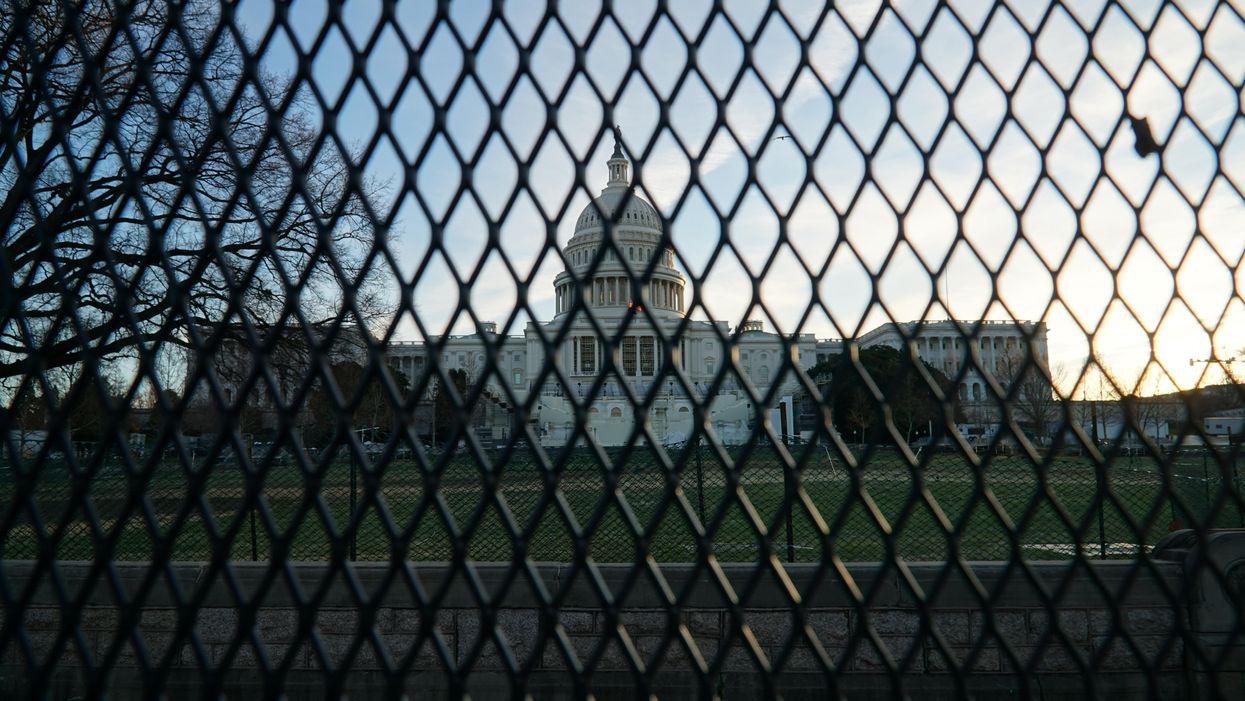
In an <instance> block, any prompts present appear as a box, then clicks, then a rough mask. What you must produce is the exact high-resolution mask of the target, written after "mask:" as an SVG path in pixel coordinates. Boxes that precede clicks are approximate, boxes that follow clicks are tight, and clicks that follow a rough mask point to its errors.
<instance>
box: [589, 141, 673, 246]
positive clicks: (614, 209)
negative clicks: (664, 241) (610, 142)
mask: <svg viewBox="0 0 1245 701" xmlns="http://www.w3.org/2000/svg"><path fill="white" fill-rule="evenodd" d="M606 165H608V166H609V173H610V179H609V182H608V183H606V185H605V189H604V190H602V191H601V194H600V195H598V196H597V197H596V198H595V199H593V200H592V202H590V203H588V205H587V206H586V207H584V211H583V212H581V213H580V214H579V219H578V220H576V222H575V235H576V236H578V235H579V234H582V233H589V232H591V233H599V232H600V231H601V230H602V229H603V228H604V227H605V224H606V223H607V222H610V223H613V225H614V227H615V228H616V229H618V231H619V232H620V233H621V232H622V231H623V230H624V229H626V228H639V229H646V230H648V231H649V232H657V233H658V234H660V232H661V215H660V214H658V213H657V208H655V207H654V206H653V205H651V204H649V202H648V201H647V200H645V199H644V198H643V197H641V196H640V195H639V194H638V193H636V192H635V190H634V189H633V188H632V187H631V177H630V175H629V173H628V167H629V166H630V163H628V161H627V158H626V156H624V155H623V152H622V144H621V143H619V142H618V141H615V142H614V153H613V155H611V156H610V160H609V161H608V162H607V164H606ZM620 205H621V206H622V212H619V211H618V208H619V206H620Z"/></svg>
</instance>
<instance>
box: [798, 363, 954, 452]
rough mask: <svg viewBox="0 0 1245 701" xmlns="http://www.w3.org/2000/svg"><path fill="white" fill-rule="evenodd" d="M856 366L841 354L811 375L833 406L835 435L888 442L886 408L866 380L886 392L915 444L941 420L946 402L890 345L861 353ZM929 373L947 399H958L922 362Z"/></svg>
mask: <svg viewBox="0 0 1245 701" xmlns="http://www.w3.org/2000/svg"><path fill="white" fill-rule="evenodd" d="M857 357H858V363H856V362H853V361H852V358H851V356H850V355H849V354H846V353H844V354H839V355H835V356H832V357H830V358H828V359H827V360H825V361H823V362H821V363H818V364H817V365H815V366H813V368H811V369H810V370H809V376H810V377H811V378H812V379H813V380H814V381H815V382H816V383H817V385H818V387H819V389H820V391H821V393H822V396H823V398H824V399H825V401H826V402H828V403H829V404H830V406H831V415H832V417H833V421H834V427H835V430H837V431H838V432H839V433H840V434H841V435H843V436H845V437H847V438H848V439H849V440H855V441H859V442H886V441H889V440H890V439H889V437H887V436H886V432H885V425H884V424H883V422H882V419H883V415H882V403H881V402H879V401H878V399H877V397H875V395H874V393H873V391H872V389H870V387H869V384H868V382H866V379H865V378H866V377H867V378H869V380H871V381H872V382H873V384H874V385H875V386H876V387H877V388H878V390H879V391H880V392H881V393H882V397H883V398H884V399H885V402H886V405H887V406H888V407H889V408H890V412H891V419H892V421H893V422H894V425H895V428H896V429H897V430H898V431H899V432H900V433H901V434H903V435H904V436H905V440H909V441H910V440H912V438H914V437H916V436H922V435H926V434H927V433H928V426H929V425H930V423H931V422H934V423H938V422H941V421H942V420H943V419H942V403H941V402H940V401H939V399H938V397H937V395H936V394H935V392H934V389H933V388H932V387H931V386H930V383H929V381H927V380H926V377H925V376H924V375H923V374H922V372H921V369H920V368H918V367H917V366H916V364H915V363H914V361H913V359H912V358H911V356H910V355H908V354H907V353H905V352H903V351H901V350H899V349H896V348H891V347H889V346H876V347H872V348H864V349H861V350H860V351H859V353H858V356H857ZM915 362H919V363H921V365H923V366H924V368H923V369H924V371H925V373H926V374H927V375H928V376H929V377H930V378H932V379H933V380H934V382H935V383H937V385H938V386H939V387H940V388H941V389H942V392H943V394H944V396H946V397H947V398H948V399H951V398H954V397H955V393H954V391H951V389H950V388H951V387H952V383H951V381H950V380H949V379H947V377H946V376H945V375H944V374H943V373H942V372H940V371H939V370H937V369H935V368H934V367H932V366H930V365H929V364H928V363H925V362H924V361H920V360H917V361H915Z"/></svg>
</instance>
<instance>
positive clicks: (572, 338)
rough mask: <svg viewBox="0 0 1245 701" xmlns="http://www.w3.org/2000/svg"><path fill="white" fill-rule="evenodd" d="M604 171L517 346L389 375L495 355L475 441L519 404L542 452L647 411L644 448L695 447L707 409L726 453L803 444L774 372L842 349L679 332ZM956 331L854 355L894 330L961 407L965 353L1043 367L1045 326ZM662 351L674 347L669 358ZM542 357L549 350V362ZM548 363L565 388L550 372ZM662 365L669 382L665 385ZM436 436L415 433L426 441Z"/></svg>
mask: <svg viewBox="0 0 1245 701" xmlns="http://www.w3.org/2000/svg"><path fill="white" fill-rule="evenodd" d="M607 165H608V168H609V181H608V183H607V184H606V186H605V189H604V190H603V191H602V192H601V194H600V196H599V197H597V198H596V199H594V200H593V201H592V202H591V203H590V204H589V205H588V206H587V207H585V208H584V210H583V212H582V213H581V214H580V215H579V219H578V220H577V221H576V224H575V230H574V234H573V235H572V236H571V238H570V240H569V241H568V242H567V243H566V246H565V249H564V253H565V258H566V260H567V261H568V262H569V263H570V269H568V270H564V271H563V272H561V273H560V274H559V275H558V276H557V277H556V278H555V280H554V287H555V300H556V301H555V304H556V314H555V315H554V317H553V319H552V320H549V321H544V322H529V323H528V325H527V327H526V329H524V333H523V335H522V336H508V337H505V338H498V337H497V335H496V333H497V327H496V324H493V323H489V322H485V323H483V324H481V332H480V333H476V334H471V335H465V336H444V337H436V338H429V339H427V340H425V341H420V342H391V343H390V344H389V345H388V347H387V348H386V353H387V356H388V359H389V363H390V366H391V367H392V368H393V369H394V370H396V371H398V372H401V373H403V374H404V375H405V376H406V377H407V378H409V379H410V380H411V381H412V382H416V381H417V378H420V377H422V376H423V375H424V373H426V372H428V371H429V370H430V367H429V362H428V355H429V354H430V353H436V354H439V355H440V364H441V368H442V369H443V370H445V371H449V370H451V369H454V370H462V371H464V372H465V373H466V374H467V376H468V377H469V378H471V379H472V380H473V381H474V380H477V379H478V378H479V377H480V376H482V375H483V374H484V372H485V370H486V369H487V368H488V367H489V363H488V362H487V360H486V357H487V355H488V354H489V353H490V352H491V349H492V348H496V349H497V355H496V357H495V363H496V366H495V367H496V372H494V373H491V374H489V380H488V382H489V391H488V392H487V393H486V395H487V396H486V397H482V398H481V399H480V402H481V403H484V404H485V405H486V406H481V407H479V408H478V410H477V411H475V412H474V414H473V417H474V418H473V421H474V422H475V426H473V430H474V431H476V434H477V436H479V437H480V438H481V439H483V440H490V439H501V438H505V437H508V436H510V435H512V434H514V433H515V432H516V431H518V430H521V429H522V427H521V426H519V425H518V424H519V421H518V420H517V417H518V415H519V414H520V413H521V412H518V411H517V409H516V406H515V405H516V404H517V405H519V406H529V407H530V410H529V411H528V412H527V422H528V424H529V425H530V427H531V429H532V432H533V434H534V435H536V436H537V437H538V439H539V441H540V442H541V443H542V444H544V445H548V446H553V445H563V444H565V443H567V442H569V441H571V440H573V439H574V440H577V441H578V440H580V439H582V438H583V437H584V436H591V437H592V438H593V439H594V440H595V441H597V442H598V443H600V444H602V445H607V446H608V445H619V444H622V443H625V442H627V441H628V440H631V436H632V435H633V433H634V432H635V431H636V428H635V427H636V425H637V422H638V423H639V425H641V426H642V425H643V416H644V413H645V412H646V411H647V416H648V419H649V427H648V428H649V430H651V432H652V439H653V440H656V441H658V442H661V443H664V444H670V443H677V442H680V441H683V440H685V439H686V438H687V437H688V436H689V435H690V434H691V432H692V422H693V416H694V414H695V407H696V405H704V406H705V407H706V415H705V419H706V420H707V421H708V422H709V424H710V425H711V426H712V428H713V430H714V432H715V433H716V434H717V436H718V438H719V440H721V441H722V442H724V443H727V444H730V443H736V442H740V441H743V440H745V439H746V438H747V437H748V436H750V435H751V434H752V431H753V429H754V428H755V426H756V423H757V421H758V419H759V418H760V417H762V416H765V417H767V418H769V419H770V424H771V427H772V430H773V431H774V433H775V434H776V435H779V436H781V435H783V434H786V435H798V434H800V433H807V427H806V426H799V425H797V424H798V423H799V422H798V421H797V411H796V409H795V408H794V406H793V405H794V403H795V398H796V397H799V396H801V395H802V392H801V389H800V385H799V383H798V382H797V380H796V378H795V376H794V374H793V373H792V372H790V371H787V372H783V367H784V358H790V359H791V362H792V363H793V364H795V365H797V366H799V367H801V368H805V369H808V368H811V367H812V366H813V365H815V364H816V363H818V362H819V361H823V360H826V359H827V358H829V357H831V356H833V355H835V354H838V353H840V352H842V351H843V349H844V346H845V342H844V341H842V340H839V339H817V338H815V337H814V336H813V335H812V334H799V335H796V336H780V335H778V334H774V333H770V332H767V331H765V330H764V329H763V327H762V324H761V322H757V321H749V322H744V323H743V324H742V326H741V327H739V328H737V329H731V328H729V325H728V324H727V322H724V321H715V322H709V321H702V320H694V319H691V318H689V317H688V316H687V311H686V310H687V302H688V300H689V299H690V297H691V295H690V294H689V290H688V289H687V280H686V279H685V278H684V276H683V274H682V273H681V272H680V271H679V270H678V269H677V268H676V267H675V256H674V251H673V249H671V248H670V247H668V246H666V245H664V244H663V241H667V240H668V239H666V237H664V236H663V234H662V218H661V216H660V215H659V214H658V212H657V210H656V209H655V208H654V207H653V205H651V204H649V203H648V202H647V201H645V200H644V199H643V198H642V197H641V196H640V195H639V194H638V193H636V192H635V190H634V188H633V187H632V185H631V179H630V174H629V166H630V163H629V162H628V160H627V159H626V157H625V156H624V154H623V152H622V149H621V147H620V146H619V145H618V144H617V143H616V144H615V148H614V153H613V155H612V156H611V158H610V159H609V161H608V162H607ZM620 209H621V211H620ZM607 236H609V237H612V245H610V242H609V241H608V240H607ZM602 247H604V248H605V251H604V255H603V257H601V256H600V255H599V253H600V249H601V248H602ZM598 258H600V260H598ZM629 271H630V272H629ZM636 279H640V280H643V281H644V285H645V286H644V288H643V289H638V288H637V287H636V285H635V283H634V280H636ZM590 317H591V318H590ZM964 326H967V324H961V323H960V322H953V321H934V322H911V323H905V324H887V325H884V326H882V327H879V328H877V329H874V330H873V331H870V332H868V333H866V334H864V335H863V336H861V337H860V338H858V339H856V341H857V343H858V344H859V345H860V346H861V347H862V348H867V347H869V346H874V345H891V346H894V347H900V346H901V345H902V344H903V336H902V335H901V329H902V331H903V333H905V334H907V335H909V336H913V335H915V339H916V345H917V350H918V352H919V354H920V356H921V358H922V359H923V360H925V362H927V363H929V364H930V365H932V366H933V367H936V368H938V369H940V370H942V371H943V372H945V373H946V374H947V376H948V377H951V378H955V379H956V380H957V381H958V384H959V393H960V398H961V400H964V401H967V402H974V401H983V397H984V390H985V382H984V380H983V378H982V377H981V375H980V373H979V372H977V370H976V369H975V367H974V366H971V365H970V368H969V369H968V370H966V371H964V372H963V373H961V372H960V371H961V365H962V364H963V363H964V362H965V359H966V358H967V357H968V348H967V346H966V345H965V344H967V343H969V342H972V343H974V344H978V345H979V348H978V349H977V350H978V351H979V353H980V355H979V357H980V358H981V359H982V360H983V361H984V362H985V363H988V362H990V361H991V359H993V358H996V357H1001V355H1002V354H1005V353H1014V352H1017V351H1019V350H1020V349H1023V348H1025V347H1027V346H1028V338H1027V337H1029V336H1032V337H1033V338H1034V339H1035V342H1036V345H1037V346H1038V352H1039V354H1040V355H1041V357H1042V359H1043V360H1044V359H1045V356H1046V348H1045V345H1046V341H1045V328H1044V325H1043V324H1041V323H1037V324H1034V323H1033V322H988V323H984V324H979V325H978V331H977V335H976V338H975V339H972V340H971V341H970V340H968V339H966V338H965V337H964V335H963V332H962V328H963V327H964ZM602 332H604V333H602ZM666 339H675V340H673V341H671V342H670V344H671V347H667V340H666ZM486 340H487V343H486ZM724 341H725V342H724ZM550 344H556V345H554V346H553V347H554V348H556V350H555V352H554V353H553V357H552V359H551V358H549V357H548V356H549V352H548V350H547V348H548V347H549V345H550ZM731 351H734V352H736V353H737V354H738V359H737V364H738V366H739V368H740V373H738V374H737V373H734V372H730V373H722V372H721V370H722V367H723V363H724V362H729V361H728V359H727V357H726V356H727V353H728V352H731ZM1021 352H1023V351H1021ZM550 360H552V361H553V363H555V364H556V367H557V369H558V371H560V374H561V378H559V376H558V374H555V373H554V372H553V370H552V368H547V367H546V365H547V363H548V362H549V361H550ZM667 362H672V363H674V364H675V365H676V366H677V368H678V372H677V373H674V372H667V371H665V370H664V369H663V365H664V364H665V363H667ZM983 364H984V363H983ZM986 367H990V365H986ZM676 375H679V376H681V377H682V378H683V380H682V381H680V380H679V379H676ZM503 383H504V384H505V385H506V386H505V387H504V388H503V387H502V386H501V385H502V384H503ZM715 383H716V384H715ZM745 383H746V384H747V385H751V388H750V391H749V389H746V388H745ZM598 385H599V386H598ZM655 385H656V386H655ZM533 395H534V396H535V401H531V399H532V397H533ZM568 395H578V396H580V397H586V396H592V397H594V398H595V399H594V400H593V402H592V403H591V404H590V406H589V407H588V412H587V418H588V421H587V424H586V426H585V427H584V428H583V430H582V432H577V430H576V425H577V421H576V409H575V405H576V403H577V402H575V401H574V400H573V399H572V397H571V396H568ZM689 395H690V396H689ZM754 396H755V397H758V398H760V399H761V400H762V401H763V402H765V403H766V404H767V406H766V407H765V408H764V410H762V411H758V410H757V408H756V407H754V406H753V397H754ZM489 402H491V403H492V404H491V405H489ZM578 403H579V404H582V402H578ZM645 407H647V409H645ZM434 414H435V412H434V411H432V410H431V407H430V406H428V405H427V403H426V404H425V411H424V412H423V413H422V419H421V418H420V417H421V414H420V413H419V412H418V411H417V413H416V423H417V424H429V423H430V422H431V421H433V420H435V419H434V418H433V415H434ZM801 429H805V430H801ZM434 430H436V429H435V428H434V427H432V426H430V425H417V426H416V431H417V432H421V433H425V434H426V433H428V432H429V431H434Z"/></svg>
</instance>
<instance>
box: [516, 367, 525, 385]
mask: <svg viewBox="0 0 1245 701" xmlns="http://www.w3.org/2000/svg"><path fill="white" fill-rule="evenodd" d="M522 384H523V371H522V370H515V371H514V385H515V387H518V386H519V385H522Z"/></svg>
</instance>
